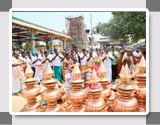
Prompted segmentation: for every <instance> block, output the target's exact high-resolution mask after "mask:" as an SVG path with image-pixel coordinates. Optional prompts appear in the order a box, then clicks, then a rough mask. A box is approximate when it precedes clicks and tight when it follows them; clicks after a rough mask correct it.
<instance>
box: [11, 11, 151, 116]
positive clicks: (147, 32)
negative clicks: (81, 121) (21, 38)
mask: <svg viewBox="0 0 160 125" xmlns="http://www.w3.org/2000/svg"><path fill="white" fill-rule="evenodd" d="M13 11H17V12H18V11H20V12H25V11H27V12H38V11H39V12H47V11H49V12H51V11H52V12H66V11H67V12H114V11H115V12H118V11H133V12H141V11H144V12H146V53H147V54H146V112H12V12H13ZM9 113H10V114H11V115H147V114H148V113H149V10H148V9H147V8H11V9H10V10H9Z"/></svg>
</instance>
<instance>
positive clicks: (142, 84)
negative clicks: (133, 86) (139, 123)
mask: <svg viewBox="0 0 160 125" xmlns="http://www.w3.org/2000/svg"><path fill="white" fill-rule="evenodd" d="M136 79H137V81H138V85H137V86H138V90H137V92H136V98H137V100H138V103H139V106H138V109H137V111H138V112H145V111H146V74H145V73H144V72H139V73H137V75H136Z"/></svg>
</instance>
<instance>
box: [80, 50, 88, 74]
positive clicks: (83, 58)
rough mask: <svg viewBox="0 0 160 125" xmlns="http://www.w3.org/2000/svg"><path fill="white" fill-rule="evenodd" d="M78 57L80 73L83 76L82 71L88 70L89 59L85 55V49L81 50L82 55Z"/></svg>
mask: <svg viewBox="0 0 160 125" xmlns="http://www.w3.org/2000/svg"><path fill="white" fill-rule="evenodd" d="M79 56H80V60H81V72H82V74H83V71H84V70H86V69H87V68H88V66H87V59H88V58H89V56H88V55H87V54H86V50H85V49H82V53H81V54H80V55H79Z"/></svg>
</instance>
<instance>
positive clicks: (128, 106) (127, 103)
mask: <svg viewBox="0 0 160 125" xmlns="http://www.w3.org/2000/svg"><path fill="white" fill-rule="evenodd" d="M135 88H136V87H135V85H134V84H131V83H123V82H122V83H121V84H119V85H117V91H118V92H119V94H120V95H117V96H116V97H115V98H114V100H113V106H114V109H115V110H116V112H136V111H137V108H138V101H137V99H136V98H135V97H132V96H131V94H132V93H133V92H134V91H135Z"/></svg>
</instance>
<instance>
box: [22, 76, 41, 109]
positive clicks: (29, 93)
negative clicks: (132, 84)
mask: <svg viewBox="0 0 160 125" xmlns="http://www.w3.org/2000/svg"><path fill="white" fill-rule="evenodd" d="M36 82H37V79H35V78H28V79H26V80H25V81H24V84H25V86H26V88H25V89H23V90H22V92H21V96H22V97H23V98H25V99H28V101H27V102H28V103H27V104H25V105H24V107H23V109H21V112H40V111H41V110H42V108H41V103H40V102H38V101H37V99H36V97H37V96H38V95H39V94H40V88H39V87H37V86H35V83H36Z"/></svg>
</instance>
